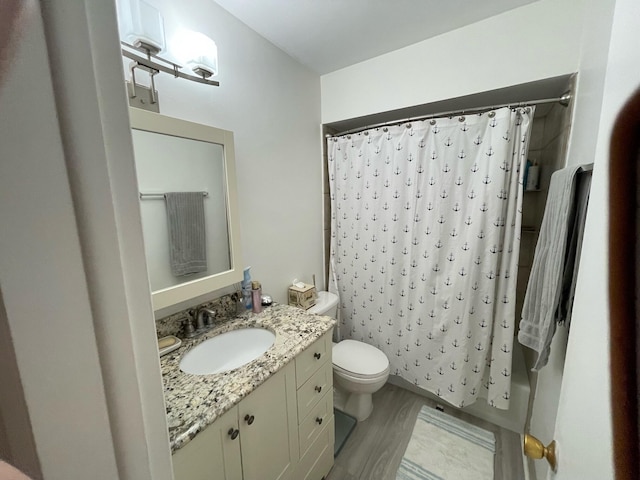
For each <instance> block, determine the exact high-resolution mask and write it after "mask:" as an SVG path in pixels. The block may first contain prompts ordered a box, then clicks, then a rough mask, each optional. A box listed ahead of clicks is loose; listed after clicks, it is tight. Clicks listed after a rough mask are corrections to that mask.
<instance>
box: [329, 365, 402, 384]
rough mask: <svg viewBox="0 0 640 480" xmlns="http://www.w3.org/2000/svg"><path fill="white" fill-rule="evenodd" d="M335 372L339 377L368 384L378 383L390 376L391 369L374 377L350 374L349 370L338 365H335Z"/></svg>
mask: <svg viewBox="0 0 640 480" xmlns="http://www.w3.org/2000/svg"><path fill="white" fill-rule="evenodd" d="M333 372H334V373H336V374H338V375H342V376H343V377H345V378H348V379H350V380H354V381H358V382H360V383H366V382H367V381H369V382H377V381H378V380H380V379H381V378H383V377H385V376H387V375H388V374H389V367H387V368H385V369H384V370H383V371H382V372H378V373H374V374H372V375H363V374H360V373H354V372H350V371H348V370H345V369H343V368H340V367H338V366H337V365H334V366H333Z"/></svg>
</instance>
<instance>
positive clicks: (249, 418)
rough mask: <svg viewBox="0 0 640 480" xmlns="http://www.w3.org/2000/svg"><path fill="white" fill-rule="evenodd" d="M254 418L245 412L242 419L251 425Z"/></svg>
mask: <svg viewBox="0 0 640 480" xmlns="http://www.w3.org/2000/svg"><path fill="white" fill-rule="evenodd" d="M254 420H255V417H254V416H253V415H249V414H247V415H245V416H244V421H245V422H247V423H248V424H249V425H251V424H252V423H253V421H254Z"/></svg>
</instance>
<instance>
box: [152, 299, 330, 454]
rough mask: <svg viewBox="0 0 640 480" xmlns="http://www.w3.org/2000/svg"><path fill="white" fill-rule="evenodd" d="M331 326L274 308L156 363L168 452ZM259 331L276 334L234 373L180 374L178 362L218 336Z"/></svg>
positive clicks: (185, 345)
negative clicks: (266, 347)
mask: <svg viewBox="0 0 640 480" xmlns="http://www.w3.org/2000/svg"><path fill="white" fill-rule="evenodd" d="M335 323H336V321H335V320H334V319H333V318H331V317H325V316H319V315H312V314H308V313H306V312H305V311H304V310H301V309H299V308H295V307H290V306H288V305H278V304H274V305H272V306H270V307H266V308H264V310H263V311H262V312H261V313H258V314H254V313H251V312H248V313H243V314H242V315H240V316H238V317H235V318H232V319H230V320H228V321H226V322H223V323H221V324H220V325H219V326H216V327H215V328H213V329H212V330H211V331H209V332H207V333H205V334H204V335H201V336H199V337H197V338H193V339H186V340H185V339H183V341H182V346H181V347H180V348H179V349H177V350H175V351H173V352H171V353H169V354H167V355H165V356H164V357H162V358H161V359H160V366H161V369H162V380H163V383H164V396H165V404H166V408H167V422H168V425H169V441H170V444H171V452H175V451H176V450H178V449H179V448H181V447H183V446H184V445H186V444H187V443H188V442H189V441H190V440H191V439H193V438H194V437H195V436H196V435H197V434H198V432H200V431H202V430H204V429H205V428H206V427H207V426H208V425H210V424H211V423H213V422H214V421H215V420H216V419H217V418H219V417H220V416H221V415H222V414H223V413H225V412H226V411H227V410H229V409H230V408H232V407H233V406H234V405H236V404H238V402H240V400H242V399H243V398H244V397H246V396H247V395H249V394H250V393H251V392H252V391H253V390H255V389H256V388H257V387H258V386H259V385H261V384H262V383H263V382H264V381H265V380H266V379H267V378H269V377H270V376H271V375H273V374H274V373H276V372H277V371H278V370H280V369H281V368H282V367H283V366H284V365H286V364H287V363H289V362H290V361H291V360H292V359H293V358H294V357H295V356H296V355H298V354H299V353H300V352H302V351H303V350H304V349H305V348H307V347H308V346H309V345H311V344H312V343H313V342H314V341H316V340H317V339H318V338H320V337H321V336H322V335H324V334H325V333H326V332H328V331H329V330H330V329H331V328H332V327H333V326H334V325H335ZM246 327H262V328H266V329H268V330H271V331H272V332H274V333H275V334H276V341H275V343H274V344H273V346H272V347H271V348H269V350H267V351H266V352H265V354H264V355H262V356H260V357H258V358H257V359H256V360H253V361H252V362H249V363H248V364H246V365H244V366H242V367H240V368H237V369H235V370H232V371H229V372H224V373H218V374H213V375H191V374H188V373H184V372H183V371H181V370H180V366H179V363H180V358H181V357H182V355H184V354H185V353H186V352H187V351H188V350H190V349H191V348H192V347H194V346H196V345H197V344H199V343H202V342H203V341H205V340H207V339H209V338H211V337H214V336H216V335H218V334H220V333H224V332H227V331H230V330H236V329H238V328H246Z"/></svg>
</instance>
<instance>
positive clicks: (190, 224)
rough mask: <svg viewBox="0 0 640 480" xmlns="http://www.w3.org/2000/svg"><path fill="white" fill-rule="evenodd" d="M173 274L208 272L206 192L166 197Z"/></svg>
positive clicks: (176, 194) (175, 193)
mask: <svg viewBox="0 0 640 480" xmlns="http://www.w3.org/2000/svg"><path fill="white" fill-rule="evenodd" d="M165 201H166V205H167V224H168V227H169V262H170V264H171V272H172V273H173V274H174V275H175V276H176V277H180V276H183V275H189V274H192V273H198V272H204V271H206V270H207V248H206V235H205V223H204V195H203V194H202V192H169V193H166V194H165Z"/></svg>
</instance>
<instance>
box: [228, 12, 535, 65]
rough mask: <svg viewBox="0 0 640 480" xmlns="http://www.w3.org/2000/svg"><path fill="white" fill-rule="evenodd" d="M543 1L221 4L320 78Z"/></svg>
mask: <svg viewBox="0 0 640 480" xmlns="http://www.w3.org/2000/svg"><path fill="white" fill-rule="evenodd" d="M534 1H537V0H215V2H216V3H218V4H219V5H220V6H222V7H223V8H224V9H225V10H227V11H228V12H229V13H231V14H232V15H233V16H235V17H236V18H238V19H239V20H241V21H242V22H244V23H245V24H246V25H248V26H249V27H250V28H251V29H253V30H255V31H256V32H258V33H259V34H260V35H262V36H263V37H265V38H266V39H267V40H269V41H270V42H272V43H273V44H274V45H276V46H277V47H279V48H280V49H282V50H284V51H285V52H287V53H288V54H289V55H290V56H292V57H293V58H295V59H296V60H297V61H299V62H300V63H302V64H303V65H306V66H307V67H309V68H310V69H312V70H314V71H316V72H317V73H319V74H325V73H329V72H332V71H334V70H338V69H340V68H343V67H347V66H349V65H353V64H355V63H358V62H362V61H364V60H367V59H369V58H373V57H376V56H378V55H382V54H384V53H388V52H391V51H393V50H397V49H399V48H402V47H406V46H408V45H411V44H413V43H416V42H419V41H422V40H425V39H427V38H430V37H434V36H436V35H440V34H442V33H445V32H448V31H450V30H455V29H457V28H460V27H463V26H465V25H469V24H471V23H475V22H478V21H480V20H483V19H485V18H489V17H492V16H494V15H498V14H500V13H503V12H506V11H507V10H511V9H514V8H517V7H521V6H523V5H526V4H529V3H533V2H534Z"/></svg>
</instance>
